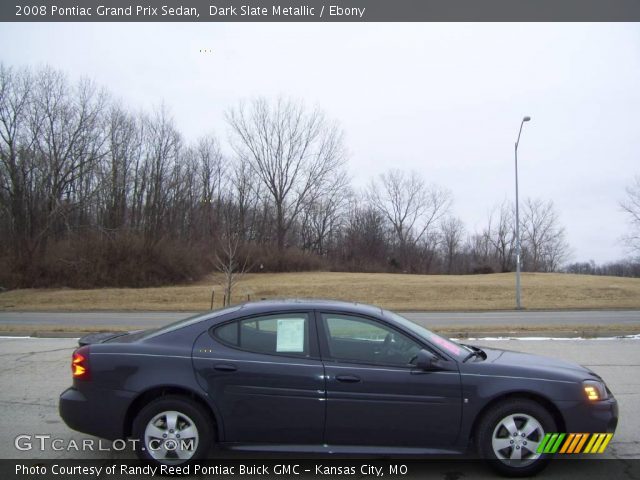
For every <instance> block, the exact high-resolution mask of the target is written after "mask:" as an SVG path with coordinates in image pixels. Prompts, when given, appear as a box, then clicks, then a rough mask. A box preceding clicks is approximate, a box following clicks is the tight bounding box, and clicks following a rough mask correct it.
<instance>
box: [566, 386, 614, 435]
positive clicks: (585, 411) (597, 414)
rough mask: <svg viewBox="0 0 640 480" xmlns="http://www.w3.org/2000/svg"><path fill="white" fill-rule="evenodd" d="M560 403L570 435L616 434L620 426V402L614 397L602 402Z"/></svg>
mask: <svg viewBox="0 0 640 480" xmlns="http://www.w3.org/2000/svg"><path fill="white" fill-rule="evenodd" d="M558 403H559V404H560V408H561V413H562V416H563V418H564V420H565V427H566V431H567V432H568V433H580V432H584V433H615V431H616V427H617V426H618V401H617V400H616V399H615V397H613V395H611V396H610V397H609V398H608V399H606V400H603V401H600V402H593V403H586V402H584V401H579V402H558Z"/></svg>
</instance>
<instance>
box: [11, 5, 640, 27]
mask: <svg viewBox="0 0 640 480" xmlns="http://www.w3.org/2000/svg"><path fill="white" fill-rule="evenodd" d="M0 21H2V22H448V21H451V22H638V21H640V0H329V1H327V0H307V1H304V0H298V1H291V0H280V1H278V0H275V1H265V0H238V1H229V0H222V1H216V0H208V1H203V0H161V1H157V0H146V1H128V0H88V1H82V0H76V1H73V0H53V1H52V0H14V1H13V2H11V1H10V0H3V1H2V2H0Z"/></svg>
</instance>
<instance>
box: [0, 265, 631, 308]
mask: <svg viewBox="0 0 640 480" xmlns="http://www.w3.org/2000/svg"><path fill="white" fill-rule="evenodd" d="M514 278H515V277H514V274H512V273H504V274H493V275H465V276H452V275H402V274H370V273H333V272H306V273H279V274H251V275H246V276H245V277H244V278H243V279H242V280H241V282H240V283H239V284H238V286H237V287H236V291H235V298H234V301H237V302H240V301H244V300H246V298H247V295H248V294H249V295H250V296H251V299H252V300H254V299H261V298H274V297H313V298H333V299H342V300H350V301H358V302H364V303H371V304H375V305H380V306H383V307H386V308H390V309H395V310H432V311H435V310H443V311H444V310H505V309H512V308H513V306H514V282H515V280H514ZM215 282H216V279H215V278H213V277H212V278H209V279H207V281H204V282H198V284H194V285H189V286H174V287H161V288H142V289H127V288H123V289H110V288H105V289H95V290H73V289H34V290H14V291H9V292H5V293H2V294H0V309H2V310H25V311H28V310H44V311H47V310H48V311H54V310H67V311H73V310H76V311H82V310H182V311H202V310H207V309H209V307H210V299H211V290H212V288H213V287H214V286H215V287H216V301H215V306H216V307H219V306H220V305H221V304H222V288H221V287H220V286H219V285H216V284H215ZM522 303H523V305H524V306H525V307H526V308H527V309H582V308H584V309H595V308H603V309H604V308H632V309H633V308H640V279H633V278H617V277H600V276H588V275H568V274H552V273H526V274H523V276H522Z"/></svg>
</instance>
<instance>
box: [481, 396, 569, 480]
mask: <svg viewBox="0 0 640 480" xmlns="http://www.w3.org/2000/svg"><path fill="white" fill-rule="evenodd" d="M555 431H556V424H555V421H554V420H553V417H552V416H551V414H550V413H549V412H548V411H547V410H546V409H545V408H544V407H543V406H542V405H540V404H539V403H537V402H534V401H532V400H527V399H513V400H508V401H505V402H504V403H501V404H499V405H497V407H496V408H493V409H491V410H490V411H489V412H487V413H486V414H485V415H484V417H483V418H482V420H481V421H480V423H479V425H478V429H477V434H476V441H477V443H478V451H479V453H480V456H481V457H482V458H484V459H486V460H488V461H489V463H490V464H491V466H492V467H493V468H495V469H496V470H498V472H500V473H502V474H504V475H508V476H512V477H525V476H530V475H534V474H536V473H538V472H539V471H540V470H542V469H543V468H544V467H545V466H546V465H547V463H548V461H549V457H548V455H544V454H541V453H537V450H538V446H539V444H540V442H542V440H543V438H544V436H545V433H547V432H555Z"/></svg>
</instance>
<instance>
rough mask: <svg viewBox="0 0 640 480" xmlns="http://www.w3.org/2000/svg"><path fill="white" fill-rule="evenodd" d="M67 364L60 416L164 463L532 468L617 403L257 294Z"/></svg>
mask: <svg viewBox="0 0 640 480" xmlns="http://www.w3.org/2000/svg"><path fill="white" fill-rule="evenodd" d="M79 343H80V346H79V348H78V349H76V350H75V352H74V353H73V357H72V372H73V386H72V387H70V388H68V389H67V390H65V391H64V392H63V393H62V395H61V396H60V415H61V416H62V418H63V419H64V421H65V422H66V424H67V425H68V426H69V427H71V428H73V429H75V430H78V431H80V432H85V433H88V434H91V435H96V436H98V437H103V438H106V439H111V440H113V439H124V438H134V439H136V440H138V441H137V442H135V443H136V445H138V447H137V453H138V455H139V456H140V457H141V458H143V459H146V460H149V461H152V462H158V463H163V464H181V463H186V462H190V461H195V460H197V459H201V458H206V457H207V455H208V454H209V451H210V448H211V446H212V444H213V443H214V442H215V443H216V444H218V446H220V447H226V448H233V449H251V450H254V451H255V450H264V451H270V450H271V451H279V452H282V451H290V452H300V453H302V452H305V453H310V452H325V453H327V454H330V453H347V454H363V453H366V454H374V455H382V454H384V455H393V454H418V455H433V454H455V453H460V454H463V453H465V452H468V451H469V450H470V449H472V448H475V449H476V451H477V452H478V453H479V455H480V456H481V457H482V458H485V459H487V460H490V463H491V464H492V465H494V466H495V467H496V468H498V470H500V471H501V472H502V473H505V474H511V475H529V474H533V473H535V472H537V471H539V470H540V469H541V468H542V467H543V466H544V465H545V464H546V463H547V461H548V459H549V458H548V457H549V455H546V454H540V453H537V449H538V445H539V444H540V442H541V441H542V440H543V437H544V436H545V433H547V432H583V433H584V432H593V433H600V432H613V431H614V430H615V428H616V425H617V422H618V406H617V402H616V400H615V398H614V397H613V395H612V393H611V392H610V391H609V389H608V388H607V386H606V385H605V383H604V382H603V380H602V378H600V377H599V376H598V375H596V374H595V373H594V372H592V371H590V370H588V369H587V368H584V367H581V366H579V365H575V364H572V363H567V362H562V361H558V360H553V359H550V358H545V357H541V356H536V355H529V354H524V353H517V352H511V351H506V350H498V349H489V348H483V349H480V348H478V347H475V346H471V345H463V344H459V343H456V342H453V341H451V340H448V339H446V338H444V337H442V336H439V335H436V334H434V333H432V332H430V331H429V330H427V329H425V328H423V327H421V326H419V325H416V324H415V323H413V322H411V321H409V320H407V319H405V318H403V317H401V316H399V315H397V314H395V313H392V312H389V311H386V310H382V309H380V308H376V307H373V306H368V305H360V304H351V303H343V302H333V301H302V300H285V301H261V302H254V303H247V304H243V305H238V306H233V307H229V308H226V309H222V310H218V311H214V312H208V313H205V314H201V315H197V316H195V317H191V318H188V319H185V320H182V321H179V322H177V323H174V324H171V325H168V326H166V327H163V328H159V329H156V330H147V331H139V332H132V333H128V334H127V333H106V334H104V333H103V334H94V335H89V336H87V337H84V338H82V339H81V340H80V342H79Z"/></svg>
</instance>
